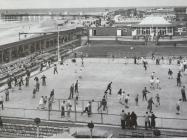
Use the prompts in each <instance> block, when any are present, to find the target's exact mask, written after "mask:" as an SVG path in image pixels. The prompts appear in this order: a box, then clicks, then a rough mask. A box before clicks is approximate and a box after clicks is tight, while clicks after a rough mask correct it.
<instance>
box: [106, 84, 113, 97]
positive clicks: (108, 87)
mask: <svg viewBox="0 0 187 140" xmlns="http://www.w3.org/2000/svg"><path fill="white" fill-rule="evenodd" d="M108 90H109V94H110V95H111V94H112V93H111V92H112V82H110V83H109V84H108V86H107V89H106V91H105V93H107V91H108Z"/></svg>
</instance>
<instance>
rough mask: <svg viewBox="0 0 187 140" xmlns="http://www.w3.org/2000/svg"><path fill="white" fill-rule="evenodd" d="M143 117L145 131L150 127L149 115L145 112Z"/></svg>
mask: <svg viewBox="0 0 187 140" xmlns="http://www.w3.org/2000/svg"><path fill="white" fill-rule="evenodd" d="M144 117H145V129H146V130H147V127H150V120H149V114H148V112H146V114H145V115H144Z"/></svg>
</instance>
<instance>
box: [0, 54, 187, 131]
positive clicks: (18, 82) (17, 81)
mask: <svg viewBox="0 0 187 140" xmlns="http://www.w3.org/2000/svg"><path fill="white" fill-rule="evenodd" d="M81 60H82V61H81V64H82V66H84V60H83V58H81ZM152 60H153V61H155V62H156V63H155V64H156V65H160V58H156V57H155V56H153V57H152ZM161 60H162V62H163V63H164V58H161ZM179 60H180V61H178V60H177V65H178V66H179V71H178V73H177V74H176V80H177V84H176V85H177V86H178V87H179V88H181V95H182V96H181V98H180V99H178V100H177V101H176V102H177V103H176V111H177V112H176V114H178V115H179V114H180V109H181V106H180V105H181V102H186V94H185V85H184V84H183V83H182V77H183V75H185V72H186V69H187V63H186V61H185V60H184V59H183V58H180V59H179ZM125 61H126V62H127V61H128V60H127V59H126V60H125ZM140 63H142V65H143V68H144V70H145V71H147V70H148V66H149V63H148V61H147V59H146V58H143V57H142V58H141V59H138V60H137V58H136V57H135V58H134V64H140ZM172 63H173V60H172V58H170V59H169V61H168V64H169V65H171V64H172ZM126 64H128V62H127V63H126ZM44 65H45V64H43V63H42V64H41V65H40V71H41V72H42V71H43V67H44ZM46 65H47V66H48V67H50V66H51V62H47V63H46ZM149 67H150V66H149ZM25 71H26V76H25V79H23V76H19V77H18V76H15V75H13V76H12V77H11V78H9V79H8V81H7V84H8V89H6V90H5V97H6V99H5V101H9V89H11V88H12V84H13V82H14V86H18V89H19V90H22V86H23V85H25V86H26V87H28V86H30V85H29V81H30V73H31V72H30V71H29V70H28V69H25ZM53 74H54V75H56V74H58V67H57V65H56V64H54V67H53ZM167 74H168V80H173V79H174V72H173V71H172V69H171V68H169V70H168V73H167ZM158 75H159V73H158V74H157V73H156V72H152V73H151V75H150V81H149V83H150V86H149V87H147V86H145V87H142V102H146V103H147V108H146V109H147V112H146V113H145V116H144V118H145V129H148V128H155V127H156V121H155V119H156V118H157V117H156V116H155V114H154V113H153V105H155V106H156V107H159V106H160V95H159V91H160V90H162V88H161V82H160V78H159V77H158ZM46 79H47V76H46V75H44V74H43V75H42V76H41V77H38V76H36V77H35V78H34V80H35V85H34V87H33V92H32V93H33V96H32V98H33V99H35V98H36V94H37V93H38V92H40V83H42V84H41V85H42V86H47V81H46ZM112 84H113V82H112V81H111V82H109V83H108V85H107V87H106V90H104V95H103V96H102V99H101V101H100V104H99V106H98V110H101V109H102V111H108V107H109V106H108V102H109V99H108V96H111V95H112V94H114V93H113V91H112ZM148 88H150V89H148ZM153 91H154V92H157V93H156V94H155V96H153V94H152V92H153ZM148 94H149V95H150V96H148ZM117 95H118V97H119V103H120V104H121V105H123V106H124V109H123V110H122V112H121V114H120V116H121V127H122V128H123V129H124V128H136V127H137V126H138V124H137V118H138V116H137V115H136V113H135V111H132V112H131V113H130V112H128V113H126V110H127V109H128V108H130V104H129V102H130V99H131V98H132V97H131V93H128V92H126V91H125V90H122V88H120V89H119V91H118V92H117ZM139 98H140V95H139V94H135V96H134V103H135V105H136V106H139V105H140V103H139V101H140V100H139ZM72 99H75V101H76V104H78V99H79V81H78V80H76V82H75V83H72V84H71V86H70V93H69V97H68V99H67V100H63V101H62V104H61V105H60V110H61V117H62V118H63V117H65V116H67V117H70V113H71V111H72V103H71V100H72ZM54 102H55V89H52V90H51V93H50V95H49V97H47V96H41V97H40V100H39V106H38V109H48V110H52V105H53V103H54ZM0 105H2V109H3V98H2V99H1V97H0ZM84 113H87V114H88V117H90V116H91V114H92V101H88V103H87V105H86V107H85V108H84V110H83V111H82V113H81V114H82V115H83V114H84Z"/></svg>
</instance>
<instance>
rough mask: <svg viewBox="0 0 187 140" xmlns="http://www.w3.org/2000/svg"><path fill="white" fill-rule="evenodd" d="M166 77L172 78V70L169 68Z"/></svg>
mask: <svg viewBox="0 0 187 140" xmlns="http://www.w3.org/2000/svg"><path fill="white" fill-rule="evenodd" d="M168 79H173V71H172V70H171V69H169V70H168Z"/></svg>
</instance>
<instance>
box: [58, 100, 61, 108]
mask: <svg viewBox="0 0 187 140" xmlns="http://www.w3.org/2000/svg"><path fill="white" fill-rule="evenodd" d="M58 106H59V110H61V108H60V99H58Z"/></svg>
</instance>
